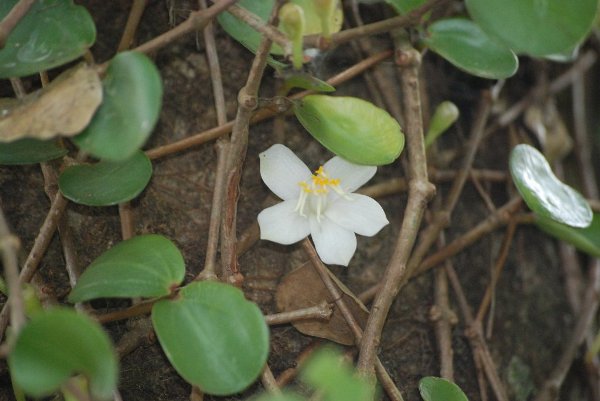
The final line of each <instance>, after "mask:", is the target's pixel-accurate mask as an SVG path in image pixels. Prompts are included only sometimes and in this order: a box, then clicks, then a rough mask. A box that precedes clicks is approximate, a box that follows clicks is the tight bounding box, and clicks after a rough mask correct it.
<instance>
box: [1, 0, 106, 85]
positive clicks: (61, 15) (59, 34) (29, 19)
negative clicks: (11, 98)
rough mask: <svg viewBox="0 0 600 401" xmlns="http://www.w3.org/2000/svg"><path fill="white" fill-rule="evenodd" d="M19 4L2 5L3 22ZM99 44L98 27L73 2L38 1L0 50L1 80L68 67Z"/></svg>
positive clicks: (7, 1)
mask: <svg viewBox="0 0 600 401" xmlns="http://www.w3.org/2000/svg"><path fill="white" fill-rule="evenodd" d="M16 3H17V0H3V1H2V2H0V19H2V18H4V17H5V16H6V15H7V14H8V12H9V11H10V10H11V9H12V7H13V6H14V5H15V4H16ZM95 40H96V27H95V25H94V21H93V20H92V17H91V16H90V14H89V13H88V12H87V10H86V9H85V7H83V6H75V5H73V1H72V0H39V1H36V2H35V3H34V5H33V7H31V9H30V10H29V12H28V13H27V14H26V15H25V17H24V18H23V19H22V20H21V21H19V23H18V24H17V26H16V27H15V29H14V30H13V31H12V32H11V34H10V35H9V37H8V40H7V43H6V46H5V47H4V48H3V49H2V50H0V78H8V77H23V76H26V75H31V74H34V73H36V72H39V71H44V70H48V69H50V68H54V67H56V66H59V65H62V64H65V63H68V62H69V61H72V60H74V59H76V58H77V57H79V56H81V55H82V54H83V53H85V52H86V50H87V49H88V48H89V47H90V46H92V44H93V43H94V41H95Z"/></svg>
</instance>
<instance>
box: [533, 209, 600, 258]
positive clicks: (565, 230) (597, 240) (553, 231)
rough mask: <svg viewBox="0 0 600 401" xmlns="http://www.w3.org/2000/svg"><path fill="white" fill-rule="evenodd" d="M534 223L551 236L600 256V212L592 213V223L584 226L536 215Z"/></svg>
mask: <svg viewBox="0 0 600 401" xmlns="http://www.w3.org/2000/svg"><path fill="white" fill-rule="evenodd" d="M535 224H536V225H537V226H538V227H539V228H540V229H541V230H542V231H544V232H546V233H548V234H550V235H552V236H553V237H556V238H558V239H560V240H563V241H565V242H568V243H569V244H571V245H573V246H574V247H575V248H577V249H579V250H580V251H582V252H585V253H587V254H588V255H591V256H593V257H596V258H600V214H598V213H594V217H593V219H592V224H590V225H589V226H588V227H585V228H575V227H571V226H568V225H566V224H561V223H557V222H556V221H554V220H552V219H548V218H546V217H543V216H536V219H535Z"/></svg>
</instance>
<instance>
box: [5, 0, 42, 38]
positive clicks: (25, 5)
mask: <svg viewBox="0 0 600 401" xmlns="http://www.w3.org/2000/svg"><path fill="white" fill-rule="evenodd" d="M34 3H35V0H20V1H19V2H18V3H17V4H15V5H14V6H13V8H12V9H11V10H10V11H9V12H8V14H6V16H5V17H4V18H3V19H2V21H0V49H3V48H4V46H6V41H7V40H8V37H9V36H10V33H11V32H12V30H13V29H15V27H16V26H17V24H18V23H19V21H21V19H22V18H23V17H24V16H25V15H26V14H27V12H28V11H29V9H30V8H31V6H33V4H34Z"/></svg>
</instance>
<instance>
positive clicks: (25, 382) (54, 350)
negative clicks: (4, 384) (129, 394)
mask: <svg viewBox="0 0 600 401" xmlns="http://www.w3.org/2000/svg"><path fill="white" fill-rule="evenodd" d="M8 363H9V366H10V372H11V374H12V376H13V378H14V380H15V382H16V383H17V384H18V385H19V386H20V387H21V388H23V390H25V392H27V393H29V394H31V395H32V396H34V397H41V396H44V395H49V394H50V393H52V392H54V391H56V390H58V388H59V387H60V386H61V384H62V383H63V382H65V381H66V380H67V379H68V378H69V377H70V376H72V375H73V374H76V373H83V374H84V375H85V376H86V377H87V378H88V380H89V385H90V391H91V393H92V395H93V396H94V397H95V398H97V399H103V400H108V399H112V394H113V391H114V390H116V387H117V373H118V367H117V358H116V354H115V352H114V350H113V348H112V345H111V343H110V340H109V339H108V336H107V335H106V333H105V332H104V331H102V328H101V327H100V325H98V324H97V323H96V322H94V321H92V320H91V319H90V318H88V317H87V316H84V315H82V314H79V313H77V312H75V311H73V310H70V309H64V308H54V309H50V310H48V311H46V312H43V313H39V314H36V315H35V316H34V317H33V318H32V320H31V321H30V322H29V323H28V324H27V325H26V326H25V327H24V328H23V330H22V331H21V333H20V334H19V337H18V338H17V341H16V343H15V348H14V349H13V351H12V352H11V353H10V355H9V357H8Z"/></svg>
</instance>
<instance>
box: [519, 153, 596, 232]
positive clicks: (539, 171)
mask: <svg viewBox="0 0 600 401" xmlns="http://www.w3.org/2000/svg"><path fill="white" fill-rule="evenodd" d="M510 172H511V174H512V178H513V181H514V182H515V185H516V187H517V189H518V190H519V193H520V194H521V196H522V197H523V200H524V201H525V203H527V206H529V208H530V209H531V210H533V211H534V212H535V213H536V214H538V215H540V216H542V217H546V218H549V219H552V220H554V221H557V222H559V223H563V224H567V225H569V226H573V227H587V226H589V225H590V223H591V222H592V210H591V208H590V205H589V204H588V203H587V201H586V200H585V198H584V197H583V196H581V194H580V193H579V192H577V191H575V190H574V189H573V188H571V187H569V186H568V185H565V184H563V183H562V182H560V181H559V180H558V178H556V176H555V175H554V173H552V170H551V169H550V165H549V164H548V162H547V161H546V158H545V157H544V155H542V154H541V153H540V152H539V151H538V150H537V149H535V148H534V147H532V146H529V145H525V144H521V145H517V146H516V147H515V148H514V149H513V150H512V152H511V154H510Z"/></svg>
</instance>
